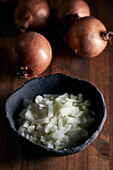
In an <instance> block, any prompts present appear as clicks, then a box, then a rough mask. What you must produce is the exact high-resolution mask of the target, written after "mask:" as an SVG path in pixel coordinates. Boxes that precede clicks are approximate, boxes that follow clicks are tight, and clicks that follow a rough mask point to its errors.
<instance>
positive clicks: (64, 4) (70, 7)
mask: <svg viewBox="0 0 113 170" xmlns="http://www.w3.org/2000/svg"><path fill="white" fill-rule="evenodd" d="M48 1H49V4H50V7H51V9H52V10H53V11H56V12H55V13H56V16H57V18H58V20H59V22H60V23H63V24H71V23H72V22H73V21H75V19H78V18H82V17H86V16H90V15H91V12H90V8H89V6H88V4H87V3H86V2H85V1H83V0H66V1H65V0H57V1H56V3H54V2H53V0H48Z"/></svg>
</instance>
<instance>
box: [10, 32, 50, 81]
mask: <svg viewBox="0 0 113 170" xmlns="http://www.w3.org/2000/svg"><path fill="white" fill-rule="evenodd" d="M9 54H10V55H9V56H10V61H11V64H12V66H13V68H14V70H19V71H23V74H24V76H25V78H27V79H29V78H33V77H37V75H39V74H41V73H42V72H43V71H45V70H46V68H47V67H48V66H49V64H50V63H51V60H52V48H51V45H50V43H49V41H48V40H47V39H46V38H45V37H44V36H43V35H41V34H39V33H36V32H31V31H30V32H26V33H23V34H20V35H18V36H17V37H15V39H14V41H13V42H12V45H11V48H10V49H9Z"/></svg>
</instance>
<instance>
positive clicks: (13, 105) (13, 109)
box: [5, 74, 106, 155]
mask: <svg viewBox="0 0 113 170" xmlns="http://www.w3.org/2000/svg"><path fill="white" fill-rule="evenodd" d="M64 93H69V94H71V93H72V94H74V95H77V94H78V93H83V96H84V98H85V99H90V100H91V103H92V110H94V112H95V119H96V124H95V126H92V127H91V128H90V136H89V139H87V140H85V141H83V142H82V143H80V146H78V148H77V147H75V148H74V150H73V149H71V151H70V150H68V149H67V150H66V151H65V150H63V152H62V154H63V155H66V154H72V153H76V152H78V151H80V150H82V149H84V148H85V147H86V146H87V145H89V143H91V142H92V141H93V140H94V139H95V138H96V137H97V136H98V134H99V133H100V131H101V129H102V126H103V124H104V122H105V119H106V105H105V101H104V98H103V96H102V94H101V92H100V91H99V90H98V89H97V88H96V87H95V86H94V85H92V84H91V83H89V82H86V81H83V80H78V79H76V78H72V77H70V76H67V75H64V74H55V75H51V76H48V77H43V78H36V79H32V80H29V81H28V82H27V83H25V84H24V85H23V86H22V87H21V88H20V89H19V90H17V91H16V92H14V93H13V94H12V95H10V96H9V98H8V99H7V100H6V103H5V111H6V117H7V119H8V121H9V123H10V126H11V128H12V129H13V130H14V131H15V132H16V133H18V132H17V129H16V121H15V120H16V119H15V117H17V114H18V113H19V111H20V110H21V105H22V101H23V99H25V98H27V99H29V100H34V98H35V96H36V95H42V94H64ZM43 148H44V149H45V147H43ZM50 151H52V152H54V151H53V150H52V149H50ZM55 152H56V153H60V154H61V150H57V151H55Z"/></svg>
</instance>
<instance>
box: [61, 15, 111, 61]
mask: <svg viewBox="0 0 113 170" xmlns="http://www.w3.org/2000/svg"><path fill="white" fill-rule="evenodd" d="M111 34H113V33H112V32H109V33H107V29H106V27H105V26H104V24H103V23H102V22H101V21H100V20H98V19H97V18H95V17H84V18H80V19H78V20H77V21H75V22H74V23H73V24H72V25H71V27H70V29H69V30H68V32H67V34H66V35H65V37H64V41H65V42H66V43H67V44H68V45H69V47H70V48H71V50H72V51H73V52H74V53H75V54H77V55H79V56H83V57H89V58H92V57H95V56H97V55H99V54H100V53H101V52H102V51H103V50H104V49H105V47H106V45H107V41H109V40H110V35H111Z"/></svg>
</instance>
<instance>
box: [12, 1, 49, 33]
mask: <svg viewBox="0 0 113 170" xmlns="http://www.w3.org/2000/svg"><path fill="white" fill-rule="evenodd" d="M49 17H50V8H49V5H48V3H47V2H46V1H45V0H20V1H19V3H18V5H17V7H16V9H15V24H16V26H17V28H18V29H19V30H20V31H21V32H25V31H26V29H27V28H35V29H41V28H43V27H45V26H46V25H47V22H48V19H49Z"/></svg>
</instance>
